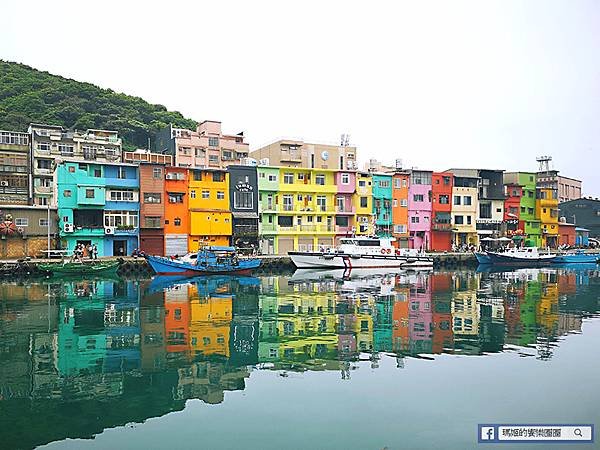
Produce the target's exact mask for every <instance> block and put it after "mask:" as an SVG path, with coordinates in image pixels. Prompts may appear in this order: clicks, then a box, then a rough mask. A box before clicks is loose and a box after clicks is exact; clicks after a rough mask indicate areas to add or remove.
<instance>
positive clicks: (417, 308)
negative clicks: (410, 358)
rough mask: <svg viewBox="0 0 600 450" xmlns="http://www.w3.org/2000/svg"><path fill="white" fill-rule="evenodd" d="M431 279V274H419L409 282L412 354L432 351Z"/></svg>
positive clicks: (409, 321) (409, 328) (409, 326)
mask: <svg viewBox="0 0 600 450" xmlns="http://www.w3.org/2000/svg"><path fill="white" fill-rule="evenodd" d="M429 277H430V275H429V274H424V273H418V274H415V275H413V276H411V277H410V280H408V281H409V282H410V293H409V295H408V301H409V309H408V336H409V340H410V352H411V353H412V354H415V353H431V350H432V337H433V332H432V330H433V307H432V302H431V288H430V283H429V280H430V278H429Z"/></svg>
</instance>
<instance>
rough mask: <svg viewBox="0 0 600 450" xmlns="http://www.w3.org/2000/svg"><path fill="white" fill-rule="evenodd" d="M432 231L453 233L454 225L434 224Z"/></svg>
mask: <svg viewBox="0 0 600 450" xmlns="http://www.w3.org/2000/svg"><path fill="white" fill-rule="evenodd" d="M431 229H432V230H433V231H451V230H452V224H451V223H432V224H431Z"/></svg>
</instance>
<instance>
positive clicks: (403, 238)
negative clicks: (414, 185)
mask: <svg viewBox="0 0 600 450" xmlns="http://www.w3.org/2000/svg"><path fill="white" fill-rule="evenodd" d="M392 184H393V189H392V223H393V236H394V238H396V243H397V245H398V247H399V248H408V242H409V236H410V234H409V232H408V186H409V184H410V172H395V173H394V174H393V175H392Z"/></svg>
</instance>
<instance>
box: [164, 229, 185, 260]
mask: <svg viewBox="0 0 600 450" xmlns="http://www.w3.org/2000/svg"><path fill="white" fill-rule="evenodd" d="M187 253H188V237H187V234H167V235H166V236H165V255H166V256H175V255H178V256H183V255H186V254H187Z"/></svg>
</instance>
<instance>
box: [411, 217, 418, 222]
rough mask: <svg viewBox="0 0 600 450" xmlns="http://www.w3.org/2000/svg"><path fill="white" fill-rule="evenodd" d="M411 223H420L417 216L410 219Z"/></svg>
mask: <svg viewBox="0 0 600 450" xmlns="http://www.w3.org/2000/svg"><path fill="white" fill-rule="evenodd" d="M410 223H419V218H418V217H417V216H412V217H411V218H410Z"/></svg>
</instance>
